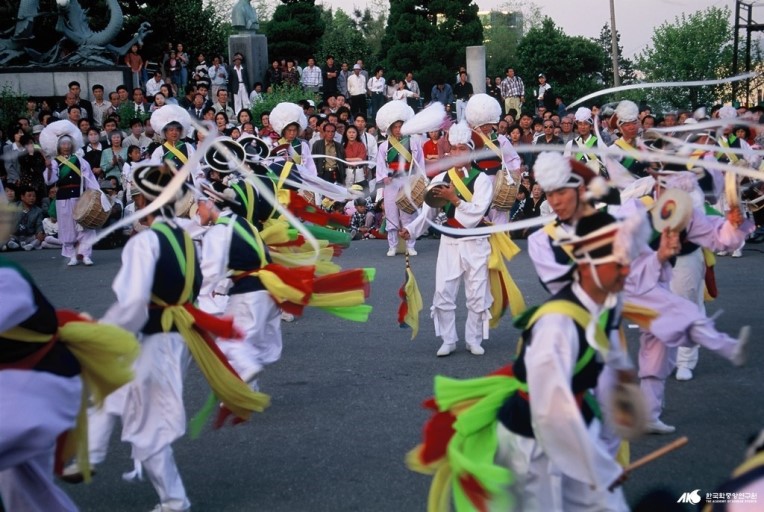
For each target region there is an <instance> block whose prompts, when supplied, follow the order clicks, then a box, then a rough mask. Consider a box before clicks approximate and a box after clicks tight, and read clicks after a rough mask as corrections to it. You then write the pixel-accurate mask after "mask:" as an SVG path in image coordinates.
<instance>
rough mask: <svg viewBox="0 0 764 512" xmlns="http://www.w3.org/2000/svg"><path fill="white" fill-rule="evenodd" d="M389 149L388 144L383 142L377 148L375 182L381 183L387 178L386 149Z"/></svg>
mask: <svg viewBox="0 0 764 512" xmlns="http://www.w3.org/2000/svg"><path fill="white" fill-rule="evenodd" d="M388 147H390V143H389V142H387V141H385V142H383V143H382V144H380V145H379V147H378V148H377V181H378V182H382V180H384V179H385V178H387V173H388V169H387V148H388Z"/></svg>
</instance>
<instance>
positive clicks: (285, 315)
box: [281, 311, 294, 322]
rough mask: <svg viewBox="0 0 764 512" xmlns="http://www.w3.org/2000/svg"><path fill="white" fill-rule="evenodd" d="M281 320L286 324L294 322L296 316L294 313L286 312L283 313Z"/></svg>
mask: <svg viewBox="0 0 764 512" xmlns="http://www.w3.org/2000/svg"><path fill="white" fill-rule="evenodd" d="M281 320H283V321H284V322H294V315H293V314H292V313H287V312H286V311H282V312H281Z"/></svg>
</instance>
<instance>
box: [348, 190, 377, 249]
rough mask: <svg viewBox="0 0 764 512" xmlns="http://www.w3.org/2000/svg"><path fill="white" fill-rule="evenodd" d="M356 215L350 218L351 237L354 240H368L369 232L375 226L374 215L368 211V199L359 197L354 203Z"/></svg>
mask: <svg viewBox="0 0 764 512" xmlns="http://www.w3.org/2000/svg"><path fill="white" fill-rule="evenodd" d="M353 203H354V205H355V213H353V216H352V217H351V218H350V237H351V238H352V239H353V240H361V239H363V238H368V236H367V235H368V234H369V231H370V230H371V228H372V226H373V225H374V214H373V213H372V212H369V211H367V204H366V199H364V198H363V197H359V198H358V199H356V200H355V201H353Z"/></svg>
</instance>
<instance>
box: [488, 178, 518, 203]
mask: <svg viewBox="0 0 764 512" xmlns="http://www.w3.org/2000/svg"><path fill="white" fill-rule="evenodd" d="M508 173H509V171H507V170H506V169H502V170H501V171H499V172H498V173H497V174H496V178H495V179H494V182H493V200H492V201H491V208H495V209H496V210H501V211H509V210H511V209H512V205H513V204H515V198H516V197H517V185H515V184H514V182H512V183H510V177H509V174H508Z"/></svg>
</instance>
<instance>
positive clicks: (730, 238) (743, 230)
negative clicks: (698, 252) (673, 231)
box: [687, 208, 755, 252]
mask: <svg viewBox="0 0 764 512" xmlns="http://www.w3.org/2000/svg"><path fill="white" fill-rule="evenodd" d="M754 229H755V226H754V224H753V222H751V221H750V220H746V221H745V222H743V225H742V226H740V227H739V228H735V227H734V226H733V225H732V224H730V223H729V222H728V221H727V220H726V219H725V218H724V217H712V216H709V215H706V214H705V212H703V211H701V210H699V209H697V208H695V209H694V210H693V212H692V219H691V220H690V224H689V225H688V226H687V239H688V240H689V241H690V242H692V243H694V244H697V245H699V246H701V247H705V248H706V249H710V250H712V251H714V252H716V251H734V250H735V249H738V248H739V247H741V246H742V245H743V242H744V241H745V237H746V235H748V234H749V233H752V232H753V230H754Z"/></svg>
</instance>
